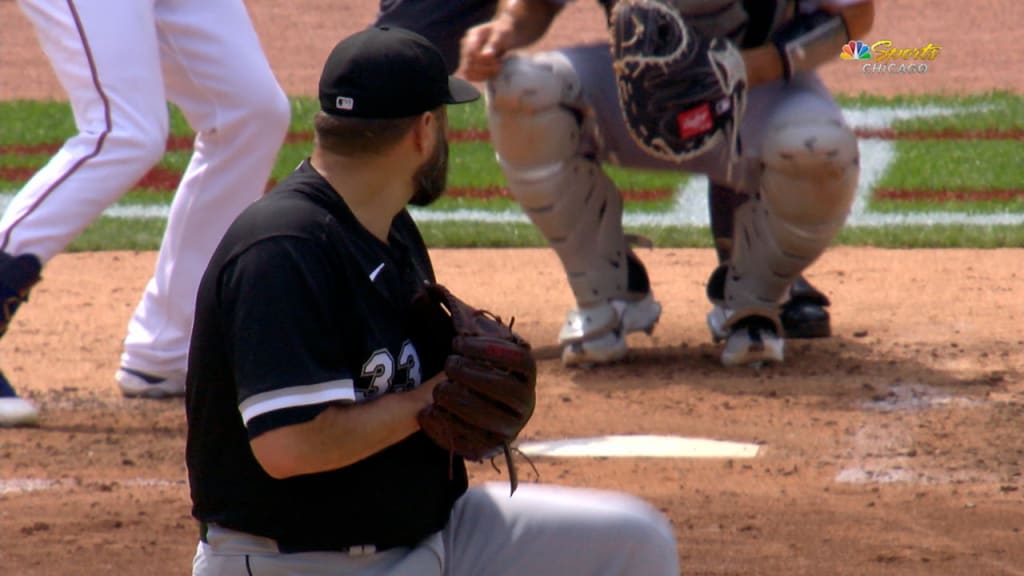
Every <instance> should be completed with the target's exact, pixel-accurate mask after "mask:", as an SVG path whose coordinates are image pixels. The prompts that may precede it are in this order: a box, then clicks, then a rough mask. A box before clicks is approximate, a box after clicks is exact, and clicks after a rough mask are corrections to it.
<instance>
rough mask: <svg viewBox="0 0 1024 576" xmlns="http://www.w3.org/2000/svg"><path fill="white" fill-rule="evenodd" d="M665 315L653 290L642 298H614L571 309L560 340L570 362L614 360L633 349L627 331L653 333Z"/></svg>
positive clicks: (573, 364)
mask: <svg viewBox="0 0 1024 576" xmlns="http://www.w3.org/2000/svg"><path fill="white" fill-rule="evenodd" d="M659 318H661V304H659V303H658V302H657V301H655V300H654V297H653V296H652V295H651V294H647V295H645V296H644V297H643V298H641V299H640V300H612V301H611V302H608V303H606V304H602V305H600V306H596V307H594V308H585V309H577V310H570V311H569V315H568V318H566V323H565V326H563V327H562V332H561V334H559V337H558V340H559V342H560V343H561V344H562V345H563V346H564V348H563V349H562V363H563V364H564V365H566V366H588V365H598V364H610V363H612V362H616V361H618V360H621V359H623V358H625V356H626V353H627V352H628V351H629V348H628V346H627V345H626V335H627V334H632V333H634V332H645V333H647V334H651V333H653V332H654V327H655V325H656V324H657V323H658V319H659Z"/></svg>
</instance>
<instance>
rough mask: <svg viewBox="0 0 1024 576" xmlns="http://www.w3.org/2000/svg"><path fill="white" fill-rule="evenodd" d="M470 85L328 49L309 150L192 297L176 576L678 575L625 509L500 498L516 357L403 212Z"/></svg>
mask: <svg viewBox="0 0 1024 576" xmlns="http://www.w3.org/2000/svg"><path fill="white" fill-rule="evenodd" d="M478 96H479V93H478V92H477V91H476V89H474V88H473V87H472V86H471V85H470V84H468V83H465V82H463V81H460V80H458V79H454V78H451V77H450V76H448V73H447V70H446V68H445V64H444V60H443V59H442V56H441V54H440V52H438V50H437V49H436V48H435V47H434V46H433V45H432V44H430V43H429V42H428V41H426V40H425V39H424V38H423V37H421V36H419V35H417V34H415V33H412V32H409V31H406V30H402V29H397V28H370V29H368V30H366V31H364V32H360V33H358V34H355V35H353V36H351V37H349V38H347V39H345V40H343V41H342V42H340V43H339V44H338V45H337V46H336V47H335V48H334V50H333V51H332V52H331V54H330V56H329V57H328V60H327V62H326V64H325V66H324V69H323V74H322V76H321V79H320V105H321V111H320V112H319V113H318V114H317V116H316V119H315V121H314V128H315V139H314V144H313V152H312V155H311V157H310V158H308V159H307V160H305V161H304V162H302V164H301V165H300V166H299V167H298V168H297V169H296V170H295V171H294V172H293V173H292V174H291V175H290V176H288V177H287V178H285V179H284V180H282V181H281V182H280V183H279V184H278V185H277V187H276V188H275V189H274V190H272V191H271V192H270V193H268V194H267V195H266V196H265V197H264V198H262V199H261V200H259V201H258V202H256V203H255V204H253V205H252V206H250V207H249V208H248V209H247V210H246V211H245V212H244V213H242V215H241V216H239V217H238V218H237V219H236V220H235V222H234V223H233V225H232V226H231V228H230V229H229V231H228V232H227V234H226V235H225V237H224V239H223V240H222V241H221V243H220V246H219V247H218V249H217V251H216V253H215V254H214V256H213V258H212V260H211V261H210V264H209V266H208V268H207V271H206V274H205V275H204V277H203V281H202V283H201V286H200V289H199V294H198V303H197V309H196V318H195V330H194V333H193V338H192V346H191V350H190V354H189V370H188V376H187V415H188V443H187V449H186V460H187V464H188V474H189V482H190V486H191V495H192V502H193V510H192V512H193V516H194V517H195V518H196V519H197V520H198V521H199V540H200V542H199V544H198V549H197V551H196V555H195V560H194V562H193V573H194V574H196V575H198V576H209V575H214V574H265V575H284V574H297V573H302V574H357V575H382V576H383V575H385V574H387V575H389V576H396V575H405V576H424V575H430V574H434V575H438V576H440V575H441V574H446V575H454V576H458V575H466V576H475V575H478V574H530V575H540V576H544V575H550V576H556V575H563V574H592V575H598V574H601V575H622V576H625V575H630V576H638V575H652V576H653V575H657V576H669V575H672V576H675V575H678V574H679V566H678V551H677V548H676V543H675V538H674V535H673V532H672V529H671V527H670V525H669V524H668V522H667V520H666V519H665V518H664V517H663V516H662V515H661V514H659V513H658V512H657V511H656V510H655V509H654V508H652V507H651V506H649V505H648V504H646V503H645V502H643V501H641V500H639V499H637V498H635V497H633V496H629V495H626V494H619V493H609V492H599V491H596V490H582V489H570V488H561V487H555V486H544V485H536V484H533V485H524V486H521V487H518V489H517V482H516V477H515V473H514V470H515V467H514V466H512V465H511V457H510V444H511V443H512V442H513V441H514V440H515V438H516V437H517V435H518V434H519V432H520V431H521V430H522V429H523V427H524V426H525V425H526V424H527V422H528V421H529V419H530V417H531V415H532V414H533V411H534V404H535V387H536V361H535V360H534V357H533V353H532V351H531V349H530V346H529V344H528V343H527V342H525V341H524V340H523V339H522V338H520V337H519V336H518V335H516V334H515V333H514V332H513V331H512V329H511V326H510V325H508V324H506V323H505V322H503V321H502V320H501V319H500V318H499V317H497V316H495V315H493V314H490V313H487V312H482V311H480V310H477V309H475V308H474V307H472V306H471V305H469V304H467V303H466V302H464V301H462V300H460V299H459V298H458V297H456V296H455V295H453V294H452V293H451V292H450V291H448V290H447V289H445V288H444V287H442V286H440V285H438V284H437V283H436V281H435V278H434V273H433V269H432V266H431V263H430V259H429V256H428V254H427V249H426V247H425V245H424V243H423V239H422V238H421V236H420V234H419V232H418V230H417V228H416V226H415V224H414V222H413V220H412V218H411V217H410V215H409V213H408V212H407V211H406V210H405V206H406V205H407V204H409V203H413V204H418V205H424V204H429V203H430V202H432V201H434V200H436V199H437V198H438V197H439V196H440V195H441V193H442V192H443V190H444V188H445V178H446V174H447V159H448V147H447V140H446V132H447V116H446V112H445V105H446V104H455V103H459V102H467V101H470V100H474V99H476V98H477V97H478ZM501 454H505V455H506V457H508V462H509V463H510V466H509V470H508V472H509V475H510V480H511V482H512V486H511V489H512V494H511V496H510V494H509V487H508V486H507V485H503V484H498V483H495V484H487V485H484V486H480V487H473V488H469V487H468V481H467V473H466V467H465V463H464V461H465V460H466V459H471V460H481V459H484V458H492V457H494V456H498V455H501Z"/></svg>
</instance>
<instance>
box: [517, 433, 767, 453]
mask: <svg viewBox="0 0 1024 576" xmlns="http://www.w3.org/2000/svg"><path fill="white" fill-rule="evenodd" d="M518 448H519V450H521V451H522V452H523V453H524V454H526V455H527V456H555V457H595V456H596V457H607V458H753V457H755V456H757V450H758V446H757V444H744V443H740V442H725V441H722V440H708V439H706V438H684V437H682V436H643V435H636V436H598V437H595V438H568V439H565V440H547V441H539V442H523V443H522V444H520V445H519V446H518Z"/></svg>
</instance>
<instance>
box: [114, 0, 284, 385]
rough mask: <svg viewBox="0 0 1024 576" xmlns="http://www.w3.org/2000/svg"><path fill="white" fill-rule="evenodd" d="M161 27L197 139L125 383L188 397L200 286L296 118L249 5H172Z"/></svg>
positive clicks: (174, 84)
mask: <svg viewBox="0 0 1024 576" xmlns="http://www.w3.org/2000/svg"><path fill="white" fill-rule="evenodd" d="M156 23H157V30H158V32H159V37H160V46H161V57H162V61H163V68H164V74H165V77H166V81H167V91H168V95H169V97H170V99H171V101H173V102H174V103H175V104H176V105H178V107H180V108H181V110H182V112H183V113H184V115H185V117H186V119H187V120H188V122H189V124H190V125H191V127H192V128H193V129H194V130H195V131H196V133H197V136H196V140H195V148H194V152H193V155H192V158H191V160H190V162H189V165H188V167H187V169H186V170H185V174H184V175H183V177H182V180H181V183H180V185H179V186H178V190H177V192H176V194H175V197H174V201H173V203H172V204H171V212H170V217H169V218H168V220H167V229H166V232H165V234H164V238H163V242H162V243H161V246H160V253H159V255H158V257H157V262H156V272H155V274H154V275H153V278H152V279H151V280H150V281H149V283H148V285H147V286H146V291H145V293H144V294H143V296H142V300H141V302H140V303H139V305H138V307H137V308H136V310H135V314H134V316H132V319H131V321H130V323H129V325H128V334H127V336H126V338H125V341H124V353H123V354H122V357H121V367H122V369H121V370H119V371H118V374H117V379H118V382H119V383H120V385H121V389H122V392H123V393H124V394H125V395H127V396H162V395H177V394H183V393H184V373H185V369H186V365H187V353H188V344H189V336H190V334H191V331H192V315H193V309H194V307H195V296H196V290H197V289H198V286H199V280H200V278H201V276H202V274H203V271H204V270H205V269H206V264H207V262H208V261H209V259H210V256H211V255H212V254H213V250H214V248H215V247H216V245H217V242H219V241H220V238H221V236H222V235H223V234H224V232H225V231H226V230H227V227H228V225H229V224H230V223H231V221H232V220H234V218H235V217H236V216H237V215H238V214H239V213H241V211H242V210H243V209H244V208H245V207H246V206H248V205H249V204H251V203H252V202H253V201H255V200H256V199H257V198H259V197H260V195H261V194H262V193H263V191H264V190H265V188H266V186H267V179H268V177H269V175H270V171H271V168H272V167H273V164H274V159H275V158H276V156H277V152H278V150H279V149H280V146H281V144H282V142H283V141H284V136H285V134H286V133H287V130H288V123H289V119H290V111H289V106H288V101H287V98H286V97H285V95H284V92H283V91H282V90H281V87H280V86H279V85H278V83H277V81H276V79H275V78H274V75H273V72H272V71H271V69H270V65H269V64H268V62H267V60H266V57H265V56H264V53H263V50H262V48H261V46H260V42H259V39H258V37H257V35H256V32H255V30H254V28H253V26H252V23H251V21H250V20H249V16H248V13H247V12H246V9H245V5H244V3H243V2H242V1H241V0H223V1H218V2H210V1H209V0H186V1H178V2H170V3H164V4H161V5H160V6H158V9H157V12H156ZM147 375H148V376H149V378H148V379H147Z"/></svg>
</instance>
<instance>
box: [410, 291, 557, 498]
mask: <svg viewBox="0 0 1024 576" xmlns="http://www.w3.org/2000/svg"><path fill="white" fill-rule="evenodd" d="M424 297H426V298H427V299H429V300H431V301H432V302H433V303H434V304H436V305H438V307H440V308H441V309H443V310H444V311H446V314H445V315H443V316H442V317H443V318H445V319H447V320H448V321H450V323H451V326H450V327H448V326H442V327H438V333H441V334H445V333H454V338H452V342H451V353H450V354H449V356H448V358H447V360H446V361H445V365H444V371H445V374H446V375H447V377H448V378H447V379H446V380H444V381H442V382H440V383H439V384H438V385H437V387H436V388H434V403H433V404H431V405H430V406H428V407H426V408H425V409H423V410H422V411H421V412H420V414H419V423H420V426H421V427H422V429H423V431H424V432H425V433H426V434H427V436H429V437H430V438H431V439H432V440H434V442H436V443H437V444H438V445H440V446H441V447H443V448H446V449H448V450H449V451H450V452H451V453H453V454H458V455H459V456H462V457H463V458H465V459H467V460H475V461H481V460H483V459H485V458H493V457H495V456H497V455H498V454H500V453H502V452H504V454H505V458H506V461H507V463H508V471H509V480H510V482H511V484H512V491H513V492H515V489H516V486H517V484H518V481H517V476H516V468H515V463H514V462H513V460H512V454H511V443H512V441H513V440H515V438H516V436H518V435H519V432H520V431H521V430H522V429H523V427H524V426H526V422H527V421H528V420H529V419H530V416H532V415H533V408H534V405H535V402H536V385H537V363H536V360H535V359H534V357H533V352H532V350H531V349H530V345H529V343H527V342H526V341H525V340H523V339H522V338H521V337H520V336H519V335H517V334H516V333H515V332H513V331H512V325H511V323H510V324H508V325H505V324H504V323H503V322H502V321H501V318H499V317H497V316H495V315H493V314H491V313H489V312H486V311H482V310H477V309H476V308H473V307H472V306H470V305H469V304H466V303H465V302H463V301H462V300H460V299H459V298H457V297H456V296H455V295H453V294H452V293H451V292H450V291H448V289H446V288H445V287H444V286H441V285H439V284H429V285H427V287H426V291H425V293H424Z"/></svg>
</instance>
